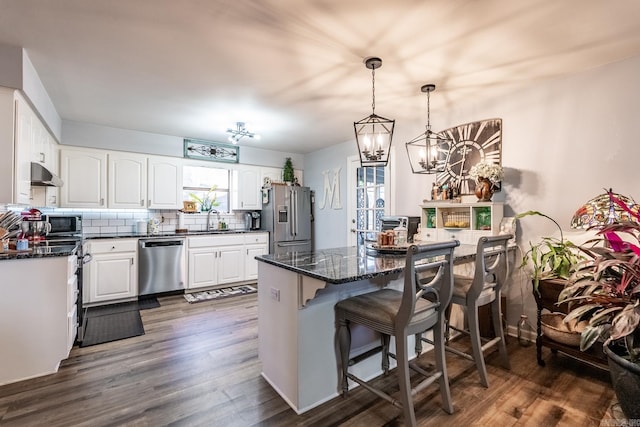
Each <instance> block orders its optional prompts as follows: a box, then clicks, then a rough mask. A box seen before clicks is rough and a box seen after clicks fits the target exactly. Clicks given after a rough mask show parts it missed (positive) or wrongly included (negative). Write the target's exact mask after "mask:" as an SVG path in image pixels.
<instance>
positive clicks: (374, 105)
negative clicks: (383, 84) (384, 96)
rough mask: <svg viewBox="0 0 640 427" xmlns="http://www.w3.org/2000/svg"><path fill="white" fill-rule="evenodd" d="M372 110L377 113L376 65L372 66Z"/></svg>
mask: <svg viewBox="0 0 640 427" xmlns="http://www.w3.org/2000/svg"><path fill="white" fill-rule="evenodd" d="M371 99H372V101H371V110H372V112H373V114H374V115H375V114H376V67H373V68H371Z"/></svg>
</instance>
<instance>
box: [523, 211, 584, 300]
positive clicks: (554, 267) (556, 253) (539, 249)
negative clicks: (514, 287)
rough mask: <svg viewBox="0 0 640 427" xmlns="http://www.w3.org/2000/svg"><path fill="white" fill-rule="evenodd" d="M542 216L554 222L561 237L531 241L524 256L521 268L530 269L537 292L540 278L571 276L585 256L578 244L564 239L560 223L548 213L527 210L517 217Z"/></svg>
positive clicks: (567, 277)
mask: <svg viewBox="0 0 640 427" xmlns="http://www.w3.org/2000/svg"><path fill="white" fill-rule="evenodd" d="M526 216H541V217H543V218H547V219H548V220H550V221H551V222H553V223H554V224H555V225H556V227H558V230H559V231H560V238H556V237H542V238H541V239H540V241H539V242H537V243H535V244H534V243H532V242H529V250H528V251H527V252H525V253H524V255H523V256H522V263H521V264H520V268H522V269H525V270H529V273H530V275H531V280H532V282H533V289H534V291H535V292H536V293H537V292H538V286H539V284H540V280H548V279H564V280H569V279H570V278H571V273H572V270H573V268H574V267H575V266H577V265H578V264H579V263H580V261H581V260H582V259H584V256H583V255H581V253H580V251H579V249H578V246H576V245H575V244H573V243H572V242H571V241H569V240H565V239H564V235H563V234H562V228H561V227H560V224H558V222H557V221H556V220H554V219H553V218H551V217H550V216H548V215H545V214H543V213H542V212H538V211H527V212H523V213H520V214H518V215H516V218H518V219H520V218H524V217H526Z"/></svg>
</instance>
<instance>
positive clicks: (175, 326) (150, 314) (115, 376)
mask: <svg viewBox="0 0 640 427" xmlns="http://www.w3.org/2000/svg"><path fill="white" fill-rule="evenodd" d="M160 303H161V305H162V306H161V307H159V308H154V309H150V310H143V311H142V319H143V322H144V327H145V330H146V334H145V335H143V336H139V337H135V338H129V339H126V340H121V341H116V342H112V343H107V344H101V345H96V346H92V347H86V348H78V347H74V348H73V350H72V351H71V355H70V357H69V358H68V359H67V360H65V361H64V362H63V363H62V365H61V367H60V370H59V372H58V373H57V374H54V375H49V376H46V377H41V378H36V379H32V380H27V381H22V382H19V383H15V384H9V385H5V386H2V387H0V425H2V426H51V427H53V426H122V425H132V426H161V425H176V426H253V425H264V426H337V425H344V426H368V427H373V426H395V425H402V417H401V415H400V410H399V409H397V408H394V407H393V406H391V405H389V404H388V403H386V402H384V401H382V400H381V399H379V398H377V397H376V396H374V395H373V394H371V393H369V392H367V391H366V390H364V389H362V388H361V387H360V388H357V389H353V390H351V391H350V392H349V394H348V396H347V398H346V399H343V398H341V397H337V398H335V399H333V400H331V401H330V402H327V403H326V404H324V405H322V406H320V407H318V408H315V409H313V410H311V411H309V412H307V413H305V414H303V415H296V414H295V412H294V411H293V410H291V409H290V408H289V406H288V405H287V404H286V403H285V402H284V400H282V399H281V398H280V397H279V395H278V394H277V393H276V392H275V391H274V390H273V389H272V388H271V387H270V386H269V385H268V384H267V382H266V381H265V380H264V379H263V378H262V377H261V376H260V361H259V360H258V344H257V333H258V331H257V300H256V295H255V294H254V295H248V296H240V297H234V298H229V299H226V300H222V301H208V302H202V303H198V304H188V303H187V302H186V301H185V300H184V299H183V298H182V297H181V296H171V297H164V298H160ZM508 341H509V342H508V347H509V354H510V359H511V365H512V368H511V370H510V371H506V370H503V369H502V368H500V367H499V363H498V361H497V354H492V355H489V356H488V357H487V362H488V372H489V380H490V382H491V387H490V388H488V389H485V388H484V387H482V386H481V385H480V383H479V379H478V375H477V373H476V371H475V368H474V366H473V365H472V363H471V362H468V361H466V360H464V359H461V358H459V357H457V356H455V355H452V354H448V355H447V362H448V367H449V376H450V382H451V393H452V396H453V400H454V406H455V411H456V412H455V413H454V414H453V415H448V414H446V413H445V412H444V411H443V410H442V409H441V401H440V396H439V392H438V389H437V386H435V385H433V386H431V387H429V388H427V389H426V390H424V391H423V392H421V393H419V394H418V395H417V396H416V397H415V406H416V415H417V417H418V423H419V425H420V426H442V425H447V426H449V425H452V426H462V425H483V426H484V425H486V426H511V425H526V426H554V425H558V426H561V425H562V426H590V425H591V426H597V425H620V424H616V423H615V420H612V419H611V412H612V411H611V409H610V408H612V399H613V391H612V388H611V385H610V382H609V375H608V373H606V372H602V371H599V370H597V369H596V368H592V367H589V366H586V365H583V364H580V363H577V362H574V361H572V360H571V359H569V358H567V357H564V356H562V355H554V354H551V353H549V351H548V350H546V351H545V359H546V361H547V366H546V367H544V368H542V367H539V366H538V365H537V363H536V357H535V346H534V345H531V346H529V347H521V346H519V345H518V344H517V342H516V340H515V339H514V338H511V337H509V339H508ZM457 345H462V346H464V345H465V342H464V341H461V342H459V343H457ZM420 364H421V365H423V366H425V367H429V366H432V365H433V357H432V355H431V354H429V353H427V354H423V355H422V356H421V357H420ZM376 381H378V382H379V384H380V385H382V386H383V387H385V388H386V389H388V390H390V391H393V390H394V388H395V385H394V377H393V372H392V374H391V375H389V376H387V377H381V378H379V379H377V380H376Z"/></svg>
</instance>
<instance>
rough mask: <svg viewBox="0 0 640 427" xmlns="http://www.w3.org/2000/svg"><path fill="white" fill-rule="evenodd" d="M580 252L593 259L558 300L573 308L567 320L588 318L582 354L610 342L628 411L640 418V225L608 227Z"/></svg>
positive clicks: (620, 396) (619, 391) (618, 384)
mask: <svg viewBox="0 0 640 427" xmlns="http://www.w3.org/2000/svg"><path fill="white" fill-rule="evenodd" d="M580 250H581V251H582V252H583V253H584V254H586V256H587V260H586V261H584V262H582V263H581V264H580V265H579V267H578V268H577V270H576V272H575V275H574V277H573V279H572V284H570V285H568V286H566V287H565V288H564V290H563V291H562V292H561V293H560V296H559V297H558V302H567V303H569V307H570V309H571V311H570V312H569V314H568V315H567V316H566V317H565V322H569V321H571V320H572V319H576V320H588V322H589V324H588V326H586V327H585V329H584V330H583V332H582V335H581V340H580V349H581V350H586V349H588V348H589V347H591V346H592V345H593V344H594V343H595V342H596V341H598V340H601V341H602V340H604V344H603V348H604V351H605V353H606V354H607V356H608V361H609V368H610V372H611V378H612V381H613V385H614V389H615V391H616V395H617V397H618V401H619V402H620V406H621V408H622V411H623V412H624V414H625V415H626V416H627V417H628V418H629V419H640V405H638V399H639V398H640V224H638V223H637V222H622V223H612V224H608V225H605V226H604V227H603V228H602V229H601V230H599V231H598V233H597V238H596V239H593V240H592V241H589V242H587V243H586V244H585V245H582V246H580Z"/></svg>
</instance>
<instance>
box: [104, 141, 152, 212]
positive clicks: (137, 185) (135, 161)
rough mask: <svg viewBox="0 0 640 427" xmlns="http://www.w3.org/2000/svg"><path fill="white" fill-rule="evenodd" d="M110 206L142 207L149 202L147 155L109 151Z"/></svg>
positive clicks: (118, 207) (121, 207)
mask: <svg viewBox="0 0 640 427" xmlns="http://www.w3.org/2000/svg"><path fill="white" fill-rule="evenodd" d="M108 158H109V172H108V177H109V179H108V182H109V184H108V187H107V188H108V199H107V200H108V207H110V208H114V209H136V208H138V209H141V208H144V207H146V202H147V156H144V155H141V154H132V153H109V155H108Z"/></svg>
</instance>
